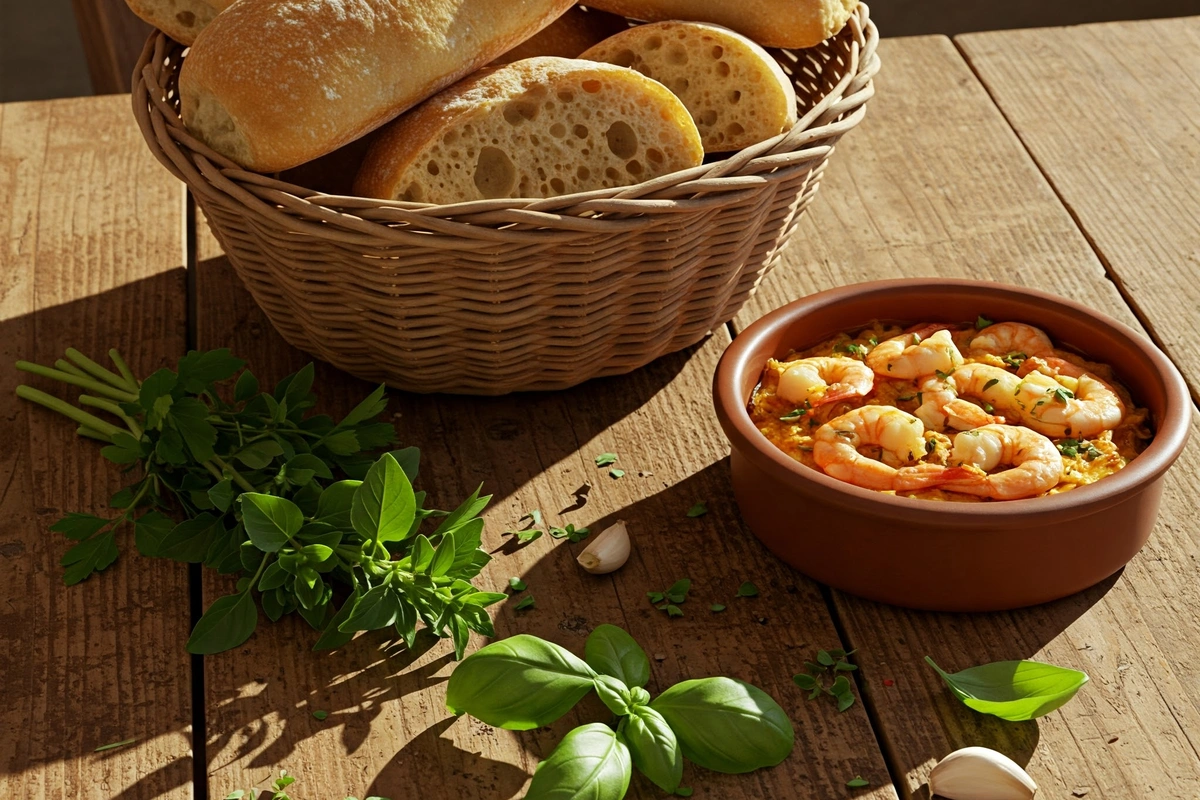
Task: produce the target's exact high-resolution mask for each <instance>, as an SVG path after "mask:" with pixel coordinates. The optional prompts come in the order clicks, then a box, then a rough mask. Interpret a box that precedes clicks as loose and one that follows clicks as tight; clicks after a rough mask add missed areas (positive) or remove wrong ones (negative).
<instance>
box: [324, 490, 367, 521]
mask: <svg viewBox="0 0 1200 800" xmlns="http://www.w3.org/2000/svg"><path fill="white" fill-rule="evenodd" d="M361 485H362V481H338V482H337V483H331V484H329V486H328V487H326V489H325V491H323V492H321V499H320V500H318V501H317V519H319V520H321V522H324V523H326V524H327V525H332V526H333V527H335V528H349V527H350V507H351V505H352V504H353V502H354V492H355V490H356V489H358V487H359V486H361Z"/></svg>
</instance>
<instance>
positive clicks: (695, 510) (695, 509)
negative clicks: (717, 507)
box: [687, 503, 708, 517]
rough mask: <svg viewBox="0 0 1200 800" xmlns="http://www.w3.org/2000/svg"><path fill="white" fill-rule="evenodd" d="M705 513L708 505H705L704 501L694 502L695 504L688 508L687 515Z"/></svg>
mask: <svg viewBox="0 0 1200 800" xmlns="http://www.w3.org/2000/svg"><path fill="white" fill-rule="evenodd" d="M707 513H708V506H706V505H705V504H704V503H696V505H694V506H692V507H691V508H689V509H688V512H687V515H688V516H689V517H703V516H704V515H705V514H707Z"/></svg>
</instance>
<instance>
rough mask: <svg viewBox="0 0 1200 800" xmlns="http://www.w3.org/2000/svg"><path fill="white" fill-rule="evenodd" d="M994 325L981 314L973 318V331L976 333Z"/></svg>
mask: <svg viewBox="0 0 1200 800" xmlns="http://www.w3.org/2000/svg"><path fill="white" fill-rule="evenodd" d="M995 324H996V323H995V322H992V320H990V319H988V318H987V317H985V316H984V315H983V314H980V315H979V316H978V317H976V318H975V330H977V331H981V330H983V329H984V328H989V327H991V326H992V325H995Z"/></svg>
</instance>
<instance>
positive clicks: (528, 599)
mask: <svg viewBox="0 0 1200 800" xmlns="http://www.w3.org/2000/svg"><path fill="white" fill-rule="evenodd" d="M534 607H535V601H534V599H533V595H531V594H527V595H525V598H524V599H523V600H522V601H521V602H519V603H517V605H516V606H515V607H514V609H515V610H516V611H524V610H525V609H527V608H534Z"/></svg>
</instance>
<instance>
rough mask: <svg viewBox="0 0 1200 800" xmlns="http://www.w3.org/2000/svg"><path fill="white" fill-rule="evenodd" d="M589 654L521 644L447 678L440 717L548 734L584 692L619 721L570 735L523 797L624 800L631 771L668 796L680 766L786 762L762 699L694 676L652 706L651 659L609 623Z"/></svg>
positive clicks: (787, 748) (788, 727)
mask: <svg viewBox="0 0 1200 800" xmlns="http://www.w3.org/2000/svg"><path fill="white" fill-rule="evenodd" d="M585 654H586V657H587V660H586V661H581V660H580V659H578V658H576V657H575V656H573V655H572V654H571V653H570V652H569V651H567V650H566V649H564V648H562V647H559V646H558V645H556V644H553V643H551V642H547V641H545V640H543V639H539V638H537V637H536V636H529V635H526V634H520V635H517V636H512V637H509V638H507V639H503V640H501V641H498V642H495V643H493V644H490V645H488V646H486V647H484V648H482V649H480V650H479V651H478V652H477V653H475V654H473V655H471V656H468V657H467V658H465V659H464V660H463V661H462V663H461V664H459V665H458V667H457V668H456V669H455V670H454V672H453V674H451V676H450V681H449V686H448V688H447V691H446V706H447V708H449V709H450V711H451V712H453V713H455V714H463V713H466V714H470V715H471V716H473V717H476V718H478V719H480V720H482V721H484V722H486V723H488V724H489V725H494V726H496V727H500V728H507V729H509V730H529V729H531V728H535V727H541V726H544V725H549V724H550V723H552V722H554V721H555V720H557V719H559V718H560V717H562V716H563V715H564V714H566V713H567V712H568V711H570V710H571V708H572V707H573V706H574V705H575V704H576V703H578V702H579V701H580V700H581V699H583V697H584V696H585V695H586V694H587V693H588V692H589V691H590V690H592V689H595V690H596V692H597V694H598V695H599V696H600V699H601V700H602V701H603V702H604V704H605V705H606V706H607V707H608V709H609V710H610V711H612V712H613V714H614V715H616V718H617V719H616V721H615V722H614V724H613V726H611V727H610V726H607V725H603V724H600V723H592V724H590V725H584V726H582V727H579V728H576V729H574V730H573V731H571V732H570V733H569V734H567V736H566V737H565V738H564V739H563V740H562V742H560V743H559V745H558V747H556V748H555V749H554V751H553V752H552V753H551V754H550V757H549V758H547V759H546V760H545V761H544V762H542V764H541V765H539V767H538V769H537V771H536V772H535V773H534V777H533V782H532V784H531V785H530V787H529V793H528V794H527V795H526V797H527V798H532V799H533V800H539V798H563V799H565V798H584V797H586V798H599V799H600V800H620V798H622V797H624V796H625V792H626V790H627V789H628V787H629V780H630V764H632V765H633V766H635V767H637V769H638V770H639V771H640V772H642V773H643V774H644V775H646V777H647V778H649V779H650V780H651V781H653V782H654V783H655V784H656V785H657V786H659V787H660V788H661V789H663V790H664V791H667V792H674V791H675V790H676V789H679V784H680V781H681V780H682V779H683V757H684V756H686V757H687V758H689V759H691V760H692V761H694V762H695V763H697V764H699V765H700V766H702V767H707V768H708V769H712V770H715V771H717V772H727V773H741V772H750V771H751V770H755V769H759V768H760V767H769V766H774V765H776V764H778V763H780V762H781V761H783V760H784V759H785V758H787V756H788V755H789V754H790V753H791V752H792V747H793V745H794V744H795V732H794V731H793V729H792V724H791V721H790V720H789V719H788V717H787V714H785V713H784V711H783V709H782V708H780V707H779V704H778V703H776V702H775V701H774V700H772V699H771V697H770V695H768V694H767V693H766V692H763V691H762V690H761V689H758V688H756V687H754V686H751V685H750V684H748V683H743V682H742V681H738V680H734V679H732V678H702V679H699V680H690V681H684V682H683V683H679V684H676V685H675V686H672V687H671V688H669V689H667V690H666V691H665V692H663V693H662V694H660V695H659V696H658V697H656V698H654V699H653V700H652V699H651V697H650V693H649V692H647V691H646V690H645V689H644V688H642V686H641V684H644V683H646V682H648V681H649V678H650V675H649V668H650V662H649V659H647V658H646V654H645V652H644V651H643V650H642V648H641V647H639V646H638V644H637V642H635V641H634V640H633V638H632V637H631V636H630V635H629V634H628V633H626V632H625V631H623V630H621V629H620V628H618V627H616V626H615V625H601V626H599V627H597V628H596V629H595V630H594V631H592V634H591V635H590V636H589V637H588V640H587V643H586V645H585ZM631 684H632V685H631ZM614 727H615V730H614V729H613V728H614Z"/></svg>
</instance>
